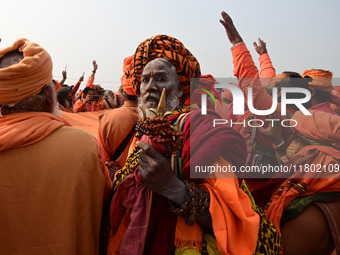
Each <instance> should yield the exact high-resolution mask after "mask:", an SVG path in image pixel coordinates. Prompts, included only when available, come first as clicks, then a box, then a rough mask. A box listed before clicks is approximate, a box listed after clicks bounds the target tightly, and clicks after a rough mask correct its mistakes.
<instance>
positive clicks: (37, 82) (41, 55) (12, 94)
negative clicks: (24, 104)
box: [0, 39, 52, 104]
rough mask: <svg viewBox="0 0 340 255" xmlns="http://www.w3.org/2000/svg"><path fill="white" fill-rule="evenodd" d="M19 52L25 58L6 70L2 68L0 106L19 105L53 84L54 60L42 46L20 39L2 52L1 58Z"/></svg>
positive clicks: (0, 75) (0, 52) (0, 74)
mask: <svg viewBox="0 0 340 255" xmlns="http://www.w3.org/2000/svg"><path fill="white" fill-rule="evenodd" d="M15 50H18V51H20V52H23V56H24V58H23V59H22V60H21V61H20V62H19V63H18V64H14V65H11V66H9V67H6V68H2V69H1V68H0V104H12V103H17V102H19V101H21V100H23V99H25V98H27V97H30V96H34V95H37V94H38V93H39V92H40V91H41V89H42V88H43V87H44V86H45V85H47V84H51V83H52V59H51V56H50V55H49V54H48V53H47V51H45V50H44V49H43V48H42V47H41V46H39V45H38V44H36V43H33V42H30V41H29V40H27V39H18V40H16V41H15V42H14V44H13V45H12V46H10V47H7V48H4V49H1V50H0V58H2V57H3V56H4V55H5V54H7V53H9V52H11V51H15Z"/></svg>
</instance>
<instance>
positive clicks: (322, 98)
mask: <svg viewBox="0 0 340 255" xmlns="http://www.w3.org/2000/svg"><path fill="white" fill-rule="evenodd" d="M314 97H315V98H316V99H317V100H318V101H319V102H320V103H324V102H328V101H329V100H330V98H331V94H330V93H328V92H326V91H323V90H319V89H315V90H314Z"/></svg>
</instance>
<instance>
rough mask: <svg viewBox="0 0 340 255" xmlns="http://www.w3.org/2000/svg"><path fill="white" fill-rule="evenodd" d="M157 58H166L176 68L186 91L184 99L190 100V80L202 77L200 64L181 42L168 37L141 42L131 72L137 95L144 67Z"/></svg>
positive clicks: (162, 36)
mask: <svg viewBox="0 0 340 255" xmlns="http://www.w3.org/2000/svg"><path fill="white" fill-rule="evenodd" d="M156 58H164V59H166V60H168V61H169V62H170V63H171V64H173V65H174V66H175V68H176V72H177V75H178V78H179V81H180V83H181V85H182V86H183V90H184V95H183V99H184V100H185V99H186V98H188V97H189V95H190V78H199V77H200V75H201V70H200V64H199V63H198V61H197V59H196V58H195V57H194V56H193V55H192V54H191V52H190V51H189V50H187V49H186V48H185V47H184V45H183V44H182V43H181V42H180V41H179V40H177V39H176V38H173V37H170V36H167V35H157V36H153V37H150V38H148V39H146V40H145V41H143V42H141V43H140V44H139V46H138V47H137V50H136V53H135V57H134V59H133V60H132V62H131V69H130V71H129V77H130V79H131V84H132V87H133V89H134V91H135V92H136V94H137V95H139V87H140V84H141V75H142V72H143V69H144V67H145V66H146V64H147V63H149V62H150V61H151V60H154V59H156Z"/></svg>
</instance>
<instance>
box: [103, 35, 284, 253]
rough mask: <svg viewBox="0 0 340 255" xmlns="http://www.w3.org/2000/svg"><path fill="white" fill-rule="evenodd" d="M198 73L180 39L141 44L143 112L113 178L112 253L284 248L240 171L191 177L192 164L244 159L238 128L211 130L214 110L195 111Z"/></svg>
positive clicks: (138, 84) (136, 62) (137, 84)
mask: <svg viewBox="0 0 340 255" xmlns="http://www.w3.org/2000/svg"><path fill="white" fill-rule="evenodd" d="M199 77H200V66H199V63H198V61H197V60H196V58H195V57H194V56H193V55H192V54H191V53H190V51H189V50H187V49H186V48H185V47H184V45H183V44H182V43H181V42H180V41H179V40H177V39H175V38H173V37H170V36H166V35H157V36H154V37H151V38H149V39H147V40H145V41H143V42H142V43H140V45H139V46H138V48H137V50H136V52H135V57H134V59H133V61H132V63H131V68H130V70H129V78H130V79H131V83H132V85H133V88H134V90H135V91H136V93H137V94H138V95H139V96H140V105H141V109H142V110H144V111H145V112H144V113H143V114H141V119H140V120H139V122H138V135H137V136H138V138H136V141H135V143H134V144H136V147H134V149H133V150H132V153H131V154H130V156H129V157H128V159H127V162H126V164H125V166H124V167H123V168H122V169H121V170H119V171H118V172H117V173H116V176H115V179H114V181H113V185H114V192H115V194H114V197H113V199H112V204H111V223H112V232H111V235H110V239H109V245H108V254H117V253H119V254H141V253H144V254H172V253H173V252H174V253H175V254H186V253H187V252H190V254H201V253H205V254H206V253H209V254H219V253H220V254H254V253H255V252H257V253H258V254H261V253H262V254H275V253H278V252H279V251H280V236H279V234H278V232H277V231H276V229H275V228H274V227H273V225H272V224H270V223H269V222H268V221H267V220H266V218H265V217H264V216H263V214H261V213H260V211H258V208H257V207H256V205H255V204H253V203H252V201H251V199H250V198H249V196H248V195H247V193H246V192H247V188H246V186H244V185H240V183H239V182H238V179H237V178H236V177H235V176H234V178H201V179H191V178H190V164H191V165H202V163H204V164H207V165H209V164H210V165H216V164H219V165H222V166H230V165H234V166H237V167H239V166H241V165H242V164H244V162H245V159H246V145H245V142H244V141H243V139H242V137H241V136H240V135H239V134H238V133H237V132H236V131H234V130H233V129H231V128H228V127H218V128H215V129H212V128H211V123H212V119H215V118H220V117H219V115H217V113H215V112H213V111H209V114H208V115H206V116H201V111H200V110H199V109H196V110H192V111H190V106H189V105H190V100H189V94H190V90H191V89H194V88H190V78H199ZM163 90H164V91H165V94H166V98H167V101H166V104H165V102H164V101H163V99H161V94H162V91H163ZM159 102H161V103H160V105H159ZM163 103H164V105H162V104H163ZM157 106H158V108H157ZM150 108H151V109H150ZM155 108H157V111H156V110H155ZM142 112H143V111H142ZM189 112H190V114H188V113H189ZM155 114H156V117H155ZM170 126H174V129H173V128H171V127H170ZM190 129H191V132H190ZM138 140H141V141H143V142H141V141H138ZM137 141H138V142H137ZM240 186H241V187H240ZM265 236H267V238H269V239H270V240H269V239H266V237H265ZM269 236H270V237H269Z"/></svg>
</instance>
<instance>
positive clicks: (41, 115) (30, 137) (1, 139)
mask: <svg viewBox="0 0 340 255" xmlns="http://www.w3.org/2000/svg"><path fill="white" fill-rule="evenodd" d="M64 125H66V126H71V125H70V124H69V123H68V122H67V121H65V120H64V119H62V118H60V117H57V116H56V115H54V114H51V113H47V112H23V113H13V114H9V115H5V116H3V117H2V118H0V151H5V150H8V149H15V148H21V147H25V146H28V145H31V144H34V143H36V142H38V141H40V140H43V139H44V138H45V137H46V136H48V135H49V134H51V133H52V132H53V131H55V130H56V129H58V128H60V127H62V126H64ZM19 130H20V131H19Z"/></svg>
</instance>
